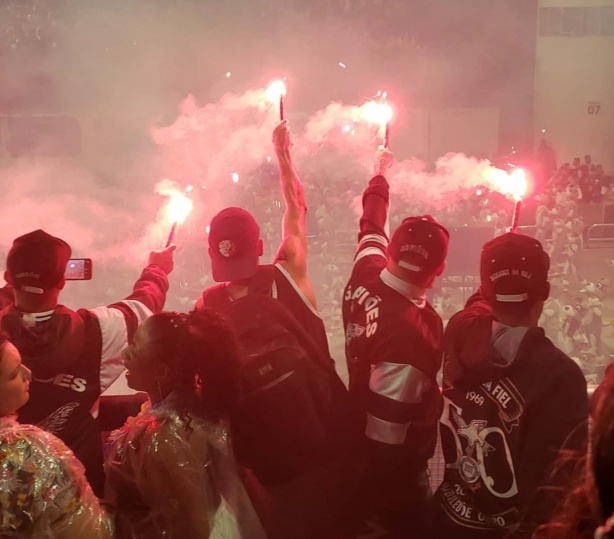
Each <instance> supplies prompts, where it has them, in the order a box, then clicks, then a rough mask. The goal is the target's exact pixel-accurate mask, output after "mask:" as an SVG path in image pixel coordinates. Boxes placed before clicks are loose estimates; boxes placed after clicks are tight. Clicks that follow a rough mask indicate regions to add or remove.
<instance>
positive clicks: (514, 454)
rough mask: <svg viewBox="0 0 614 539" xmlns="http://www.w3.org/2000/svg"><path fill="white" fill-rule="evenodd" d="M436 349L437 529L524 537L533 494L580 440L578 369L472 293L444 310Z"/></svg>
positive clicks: (582, 414) (584, 402)
mask: <svg viewBox="0 0 614 539" xmlns="http://www.w3.org/2000/svg"><path fill="white" fill-rule="evenodd" d="M444 346H445V357H444V383H443V396H444V410H443V413H442V416H441V419H440V433H441V442H442V447H443V453H444V458H445V462H446V470H445V475H444V480H443V483H442V484H441V486H440V487H439V489H438V490H437V492H436V494H435V519H434V522H435V526H436V528H437V536H438V537H454V538H461V539H462V538H464V537H467V538H469V537H471V538H500V537H508V536H511V535H512V534H515V535H514V536H525V535H526V536H530V530H529V529H527V528H530V527H531V525H532V524H531V523H532V522H534V519H537V520H540V519H541V517H535V515H531V516H530V518H529V511H528V509H529V507H530V506H531V505H532V504H535V505H544V504H536V502H535V500H536V498H535V495H536V493H538V492H539V491H540V489H539V487H540V486H541V485H543V484H544V482H545V481H546V480H547V479H548V476H549V473H550V472H551V471H552V468H553V465H554V463H555V461H556V459H557V457H558V454H559V451H560V450H561V449H562V448H566V449H576V448H577V449H580V447H579V446H582V445H583V444H584V443H585V441H586V437H587V431H586V428H587V419H588V396H587V390H586V381H585V379H584V376H583V375H582V372H581V371H580V369H579V367H578V366H577V365H576V364H575V363H574V361H572V360H571V359H570V358H569V357H568V356H566V355H565V354H564V353H563V352H561V351H560V350H559V349H558V348H556V347H555V346H554V344H552V342H551V341H550V340H549V339H548V338H547V337H546V336H545V334H544V331H543V329H541V328H538V327H533V328H528V327H509V326H506V325H504V324H501V323H500V322H498V321H496V320H495V319H494V316H493V313H492V309H491V307H490V306H489V305H488V304H487V303H486V302H485V301H484V300H483V299H482V298H481V297H480V296H479V294H476V295H475V296H473V297H472V298H471V299H470V300H469V302H468V304H467V306H466V307H465V309H464V310H462V311H461V312H459V313H457V314H456V315H455V316H453V317H452V319H451V320H450V322H449V324H448V327H447V329H446V333H445V337H444ZM539 509H544V507H540V508H539ZM529 521H530V522H529Z"/></svg>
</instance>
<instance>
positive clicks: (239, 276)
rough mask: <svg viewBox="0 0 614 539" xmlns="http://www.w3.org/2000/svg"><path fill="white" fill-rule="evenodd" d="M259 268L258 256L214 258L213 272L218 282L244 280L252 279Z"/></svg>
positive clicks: (214, 278)
mask: <svg viewBox="0 0 614 539" xmlns="http://www.w3.org/2000/svg"><path fill="white" fill-rule="evenodd" d="M257 269H258V258H255V259H254V257H251V256H250V257H243V258H236V259H232V260H228V259H220V258H215V259H214V258H212V259H211V273H212V274H213V280H214V281H215V282H216V283H228V282H231V281H243V280H245V279H250V278H252V277H253V276H254V275H255V274H256V270H257Z"/></svg>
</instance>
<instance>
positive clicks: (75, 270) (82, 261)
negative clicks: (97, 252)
mask: <svg viewBox="0 0 614 539" xmlns="http://www.w3.org/2000/svg"><path fill="white" fill-rule="evenodd" d="M64 278H65V279H66V280H67V281H89V280H91V278H92V259H91V258H71V259H70V260H69V261H68V264H67V265H66V273H65V274H64Z"/></svg>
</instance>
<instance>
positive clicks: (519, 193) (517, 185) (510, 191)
mask: <svg viewBox="0 0 614 539" xmlns="http://www.w3.org/2000/svg"><path fill="white" fill-rule="evenodd" d="M498 183H499V185H498V189H497V191H499V192H500V193H501V194H502V195H505V196H509V197H511V198H512V199H513V200H514V201H515V202H520V201H521V200H522V199H523V198H524V196H525V195H526V194H527V189H528V186H529V184H528V182H527V173H526V172H525V171H524V170H523V169H521V168H515V169H514V170H512V172H511V173H509V174H507V173H505V174H501V175H500V176H499V182H498Z"/></svg>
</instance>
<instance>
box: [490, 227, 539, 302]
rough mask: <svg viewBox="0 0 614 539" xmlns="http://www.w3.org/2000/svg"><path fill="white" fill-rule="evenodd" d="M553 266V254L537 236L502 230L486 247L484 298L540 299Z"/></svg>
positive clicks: (491, 299)
mask: <svg viewBox="0 0 614 539" xmlns="http://www.w3.org/2000/svg"><path fill="white" fill-rule="evenodd" d="M549 269H550V257H549V256H548V254H547V253H546V252H545V251H544V248H543V247H542V244H541V243H540V242H539V241H537V240H536V239H535V238H531V237H530V236H524V235H522V234H518V233H516V232H508V233H507V234H502V235H501V236H498V237H496V238H495V239H493V240H491V241H489V242H488V243H486V244H485V245H484V247H483V248H482V256H481V260H480V279H481V282H482V293H483V294H484V298H485V299H486V300H487V301H488V302H489V303H491V304H494V303H495V302H502V303H521V302H523V301H528V300H533V299H537V298H538V297H540V296H541V295H542V294H543V291H544V290H545V285H546V283H547V282H548V270H549ZM544 299H545V298H544Z"/></svg>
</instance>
